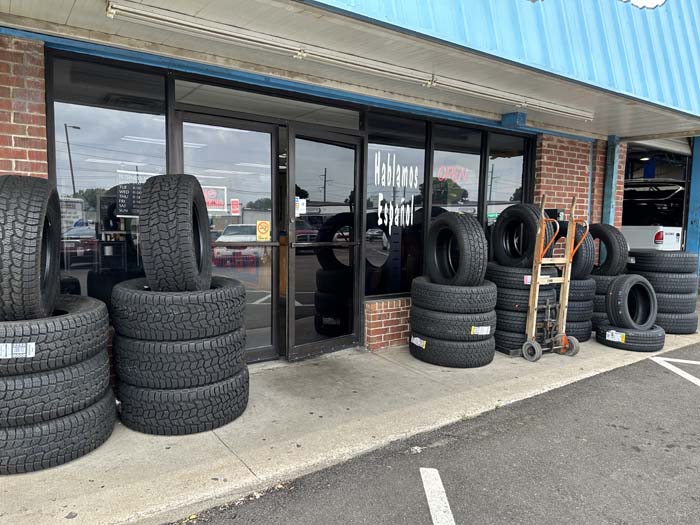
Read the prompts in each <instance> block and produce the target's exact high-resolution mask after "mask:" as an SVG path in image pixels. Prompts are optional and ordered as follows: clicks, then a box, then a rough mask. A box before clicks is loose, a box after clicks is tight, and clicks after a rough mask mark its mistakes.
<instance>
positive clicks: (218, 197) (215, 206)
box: [202, 186, 226, 211]
mask: <svg viewBox="0 0 700 525" xmlns="http://www.w3.org/2000/svg"><path fill="white" fill-rule="evenodd" d="M202 192H203V193H204V201H205V202H206V203H207V210H208V211H226V187H225V186H202Z"/></svg>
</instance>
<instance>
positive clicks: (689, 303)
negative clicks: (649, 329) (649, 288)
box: [656, 292, 698, 333]
mask: <svg viewBox="0 0 700 525" xmlns="http://www.w3.org/2000/svg"><path fill="white" fill-rule="evenodd" d="M697 302H698V294H697V293H658V292H657V293H656V303H657V304H658V306H659V313H660V314H692V313H694V312H695V310H696V309H697ZM657 324H658V323H657ZM666 332H667V333H671V332H668V330H666Z"/></svg>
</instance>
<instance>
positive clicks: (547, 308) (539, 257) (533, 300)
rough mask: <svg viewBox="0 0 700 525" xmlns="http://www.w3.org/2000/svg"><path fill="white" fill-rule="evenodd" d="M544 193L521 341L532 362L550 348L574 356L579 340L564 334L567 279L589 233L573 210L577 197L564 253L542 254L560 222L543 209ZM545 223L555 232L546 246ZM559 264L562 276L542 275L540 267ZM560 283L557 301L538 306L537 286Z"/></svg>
mask: <svg viewBox="0 0 700 525" xmlns="http://www.w3.org/2000/svg"><path fill="white" fill-rule="evenodd" d="M544 203H545V197H544V196H543V197H542V202H541V203H540V222H539V225H538V227H537V238H536V240H535V253H534V257H533V262H532V276H531V279H532V280H531V282H530V301H529V303H528V311H527V325H526V332H525V335H526V337H527V340H526V341H525V342H524V343H523V347H522V352H523V357H524V358H525V359H527V360H528V361H531V362H535V361H537V360H538V359H539V358H540V357H542V353H543V352H552V353H557V354H563V355H568V356H575V355H576V354H577V353H578V351H579V347H580V343H579V342H578V340H577V339H576V338H575V337H572V336H567V335H566V312H567V309H568V307H569V283H570V281H571V264H572V261H573V259H574V255H576V252H577V251H578V249H579V248H580V247H581V244H583V241H584V239H585V238H586V235H588V221H587V220H585V219H578V218H576V217H575V215H574V212H575V208H576V197H574V198H573V199H572V201H571V209H570V211H569V226H568V228H567V232H566V243H565V245H564V256H563V257H545V254H546V253H547V251H548V250H549V249H550V248H551V247H552V245H553V244H554V242H555V240H556V238H557V235H558V233H559V222H558V221H557V220H556V219H550V218H549V217H547V216H546V215H545V213H544ZM547 223H553V224H554V226H555V232H554V235H553V236H552V238H551V239H550V240H549V242H547V243H546V246H545V237H546V231H547ZM579 224H581V225H583V227H584V228H585V230H584V233H583V235H582V236H581V240H580V241H579V242H578V243H575V239H576V226H577V225H579ZM543 266H548V267H556V266H561V267H562V275H561V277H549V276H547V275H542V267H543ZM555 283H558V284H561V289H560V291H559V302H558V304H557V303H554V304H550V302H549V301H547V304H545V305H543V306H538V301H539V296H540V286H543V285H547V284H555ZM541 311H544V319H543V321H542V322H540V323H538V322H537V314H538V312H541ZM538 329H539V330H540V332H541V334H542V342H541V343H540V342H538V340H537V331H538Z"/></svg>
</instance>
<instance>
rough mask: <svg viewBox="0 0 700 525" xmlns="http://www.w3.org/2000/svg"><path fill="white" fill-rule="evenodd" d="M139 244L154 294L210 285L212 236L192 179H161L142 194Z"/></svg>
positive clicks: (149, 181) (147, 185) (153, 179)
mask: <svg viewBox="0 0 700 525" xmlns="http://www.w3.org/2000/svg"><path fill="white" fill-rule="evenodd" d="M139 209H140V216H139V235H140V238H139V244H140V247H141V257H142V260H143V269H144V271H145V272H146V279H147V280H148V285H149V286H150V287H151V290H153V291H156V292H196V291H199V290H208V289H209V286H210V284H211V234H210V233H209V216H208V214H207V204H206V201H205V199H204V193H203V192H202V187H201V186H200V184H199V181H198V180H197V178H196V177H193V176H192V175H157V176H155V177H150V178H149V179H147V180H146V182H145V183H144V185H143V188H142V190H141V203H140V208H139Z"/></svg>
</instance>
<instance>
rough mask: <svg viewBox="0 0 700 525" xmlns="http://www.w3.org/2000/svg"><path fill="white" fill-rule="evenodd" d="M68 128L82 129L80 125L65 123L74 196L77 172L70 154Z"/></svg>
mask: <svg viewBox="0 0 700 525" xmlns="http://www.w3.org/2000/svg"><path fill="white" fill-rule="evenodd" d="M68 128H71V129H80V126H69V125H68V124H66V123H65V122H64V123H63V129H65V131H66V146H67V147H68V165H69V166H70V180H71V182H72V183H73V196H74V197H75V193H76V192H75V174H74V173H73V157H71V154H70V139H69V138H68Z"/></svg>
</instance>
